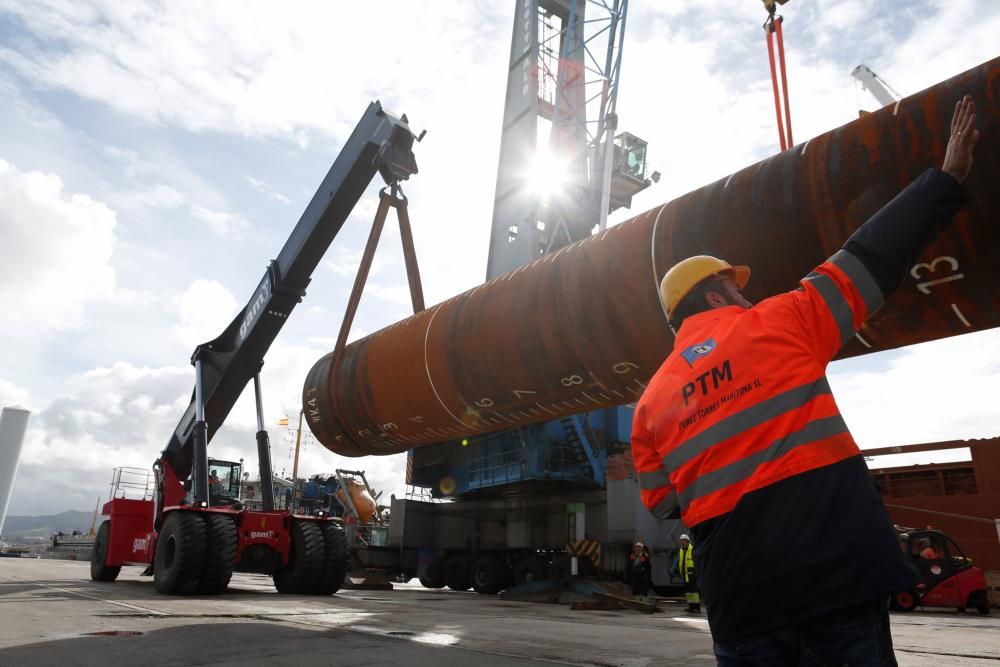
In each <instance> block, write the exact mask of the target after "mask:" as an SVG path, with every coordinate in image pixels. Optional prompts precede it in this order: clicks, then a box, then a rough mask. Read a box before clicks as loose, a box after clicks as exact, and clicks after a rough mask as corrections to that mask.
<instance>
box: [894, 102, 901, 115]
mask: <svg viewBox="0 0 1000 667" xmlns="http://www.w3.org/2000/svg"><path fill="white" fill-rule="evenodd" d="M902 101H903V100H897V101H896V106H894V107H893V108H892V115H893V116H895V115H896V114H897V113H899V104H900V103H901V102H902Z"/></svg>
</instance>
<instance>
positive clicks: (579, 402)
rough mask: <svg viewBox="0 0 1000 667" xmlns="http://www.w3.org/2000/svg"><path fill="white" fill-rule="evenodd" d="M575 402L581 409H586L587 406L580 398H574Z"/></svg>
mask: <svg viewBox="0 0 1000 667" xmlns="http://www.w3.org/2000/svg"><path fill="white" fill-rule="evenodd" d="M573 402H574V403H576V404H577V405H579V406H580V407H581V408H582V407H585V406H586V405H587V404H586V403H584V402H583V401H581V400H580V399H579V398H574V399H573Z"/></svg>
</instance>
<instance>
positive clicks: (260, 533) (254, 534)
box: [250, 530, 274, 540]
mask: <svg viewBox="0 0 1000 667" xmlns="http://www.w3.org/2000/svg"><path fill="white" fill-rule="evenodd" d="M273 537H274V531H273V530H254V531H251V533H250V539H251V540H270V539H271V538H273Z"/></svg>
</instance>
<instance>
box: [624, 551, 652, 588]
mask: <svg viewBox="0 0 1000 667" xmlns="http://www.w3.org/2000/svg"><path fill="white" fill-rule="evenodd" d="M628 560H629V582H630V583H631V585H632V597H633V598H635V599H636V600H639V601H640V602H646V601H647V600H648V599H649V588H650V574H651V566H650V562H649V552H648V551H646V545H644V544H643V543H642V542H636V543H635V544H634V545H633V546H632V553H631V554H629V557H628Z"/></svg>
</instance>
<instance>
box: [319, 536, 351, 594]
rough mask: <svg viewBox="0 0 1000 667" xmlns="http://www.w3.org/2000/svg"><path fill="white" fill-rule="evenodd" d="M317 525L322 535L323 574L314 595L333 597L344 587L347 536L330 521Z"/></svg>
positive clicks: (346, 562) (347, 552) (346, 563)
mask: <svg viewBox="0 0 1000 667" xmlns="http://www.w3.org/2000/svg"><path fill="white" fill-rule="evenodd" d="M318 525H319V530H320V533H322V535H323V574H322V576H321V577H320V581H319V586H317V587H316V593H317V594H318V595H333V594H334V593H336V592H337V591H339V590H340V587H341V586H343V585H344V579H345V578H346V577H347V566H348V558H350V552H349V550H348V548H347V535H345V534H344V529H343V528H341V527H340V526H338V525H337V524H335V523H333V522H332V521H331V522H328V523H321V524H318Z"/></svg>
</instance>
